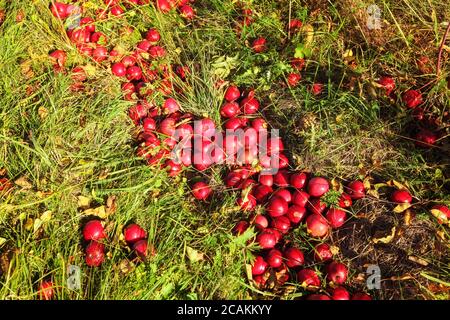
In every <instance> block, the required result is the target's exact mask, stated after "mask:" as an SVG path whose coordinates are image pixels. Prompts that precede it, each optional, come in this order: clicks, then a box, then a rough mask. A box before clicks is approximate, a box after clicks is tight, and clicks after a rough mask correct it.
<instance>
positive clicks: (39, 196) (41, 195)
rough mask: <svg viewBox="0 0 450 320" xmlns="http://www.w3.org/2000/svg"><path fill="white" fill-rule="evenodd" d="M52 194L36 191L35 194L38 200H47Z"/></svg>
mask: <svg viewBox="0 0 450 320" xmlns="http://www.w3.org/2000/svg"><path fill="white" fill-rule="evenodd" d="M52 194H53V192H51V191H48V192H44V191H38V192H36V196H37V197H38V198H40V199H44V198H47V197H48V196H50V195H52Z"/></svg>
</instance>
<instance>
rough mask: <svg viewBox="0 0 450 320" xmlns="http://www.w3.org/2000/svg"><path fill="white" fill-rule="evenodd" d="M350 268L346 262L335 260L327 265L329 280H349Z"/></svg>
mask: <svg viewBox="0 0 450 320" xmlns="http://www.w3.org/2000/svg"><path fill="white" fill-rule="evenodd" d="M347 276H348V268H347V266H346V265H345V264H343V263H340V262H336V261H333V262H331V263H330V264H329V265H328V266H327V280H328V281H330V282H333V283H334V284H338V285H339V284H343V283H345V281H347Z"/></svg>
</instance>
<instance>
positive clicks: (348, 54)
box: [342, 49, 353, 59]
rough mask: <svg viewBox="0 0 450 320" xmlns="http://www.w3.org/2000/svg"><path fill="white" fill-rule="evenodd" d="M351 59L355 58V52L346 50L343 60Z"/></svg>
mask: <svg viewBox="0 0 450 320" xmlns="http://www.w3.org/2000/svg"><path fill="white" fill-rule="evenodd" d="M349 57H353V51H352V49H347V50H345V51H344V53H343V54H342V58H343V59H346V58H349Z"/></svg>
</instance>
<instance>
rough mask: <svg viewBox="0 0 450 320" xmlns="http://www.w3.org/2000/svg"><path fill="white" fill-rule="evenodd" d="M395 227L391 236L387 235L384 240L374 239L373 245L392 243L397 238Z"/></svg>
mask: <svg viewBox="0 0 450 320" xmlns="http://www.w3.org/2000/svg"><path fill="white" fill-rule="evenodd" d="M395 230H396V228H395V227H392V229H391V234H390V235H387V236H386V237H382V238H372V241H373V243H375V244H377V243H380V242H381V243H389V242H391V241H392V240H393V239H394V237H395Z"/></svg>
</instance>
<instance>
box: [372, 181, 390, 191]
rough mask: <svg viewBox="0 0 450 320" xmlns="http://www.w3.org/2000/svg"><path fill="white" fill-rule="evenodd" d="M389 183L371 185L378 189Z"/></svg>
mask: <svg viewBox="0 0 450 320" xmlns="http://www.w3.org/2000/svg"><path fill="white" fill-rule="evenodd" d="M388 186H389V185H388V184H387V183H375V184H374V185H373V187H374V188H375V190H378V189H380V188H383V187H388Z"/></svg>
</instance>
